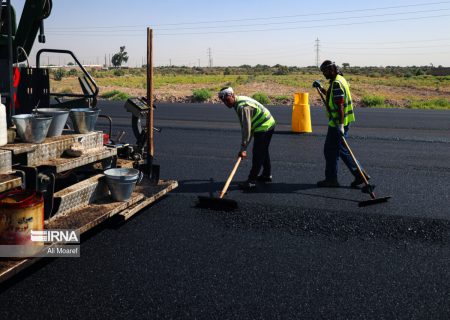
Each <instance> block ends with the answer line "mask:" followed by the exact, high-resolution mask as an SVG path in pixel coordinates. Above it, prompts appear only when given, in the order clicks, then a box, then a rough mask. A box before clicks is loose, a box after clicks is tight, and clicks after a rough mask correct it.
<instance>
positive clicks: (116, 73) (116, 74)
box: [113, 69, 125, 77]
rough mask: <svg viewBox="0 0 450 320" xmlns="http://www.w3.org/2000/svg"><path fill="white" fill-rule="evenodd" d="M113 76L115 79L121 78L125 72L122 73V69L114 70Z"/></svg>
mask: <svg viewBox="0 0 450 320" xmlns="http://www.w3.org/2000/svg"><path fill="white" fill-rule="evenodd" d="M113 74H114V75H115V76H116V77H121V76H123V75H124V74H125V71H123V70H122V69H116V70H114V72H113Z"/></svg>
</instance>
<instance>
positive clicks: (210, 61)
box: [208, 48, 213, 68]
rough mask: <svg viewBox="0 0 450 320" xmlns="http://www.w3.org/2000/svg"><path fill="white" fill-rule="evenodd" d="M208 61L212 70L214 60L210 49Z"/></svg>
mask: <svg viewBox="0 0 450 320" xmlns="http://www.w3.org/2000/svg"><path fill="white" fill-rule="evenodd" d="M208 61H209V67H210V68H212V66H213V60H212V53H211V48H208Z"/></svg>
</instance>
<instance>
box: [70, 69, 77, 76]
mask: <svg viewBox="0 0 450 320" xmlns="http://www.w3.org/2000/svg"><path fill="white" fill-rule="evenodd" d="M67 75H68V76H69V77H76V76H77V75H78V71H77V69H70V70H69V71H67Z"/></svg>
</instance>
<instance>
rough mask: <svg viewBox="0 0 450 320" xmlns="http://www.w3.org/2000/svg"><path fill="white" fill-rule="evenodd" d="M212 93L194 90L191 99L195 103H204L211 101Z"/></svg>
mask: <svg viewBox="0 0 450 320" xmlns="http://www.w3.org/2000/svg"><path fill="white" fill-rule="evenodd" d="M211 97H212V92H211V91H210V90H208V89H196V90H192V99H193V100H194V101H195V102H205V101H208V100H209V99H211Z"/></svg>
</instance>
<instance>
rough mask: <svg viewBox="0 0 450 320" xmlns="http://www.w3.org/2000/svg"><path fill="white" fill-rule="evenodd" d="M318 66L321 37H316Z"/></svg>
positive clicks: (317, 62) (317, 63) (317, 64)
mask: <svg viewBox="0 0 450 320" xmlns="http://www.w3.org/2000/svg"><path fill="white" fill-rule="evenodd" d="M315 47H316V66H317V68H318V67H319V51H320V41H319V38H317V39H316V45H315Z"/></svg>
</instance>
